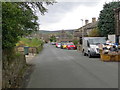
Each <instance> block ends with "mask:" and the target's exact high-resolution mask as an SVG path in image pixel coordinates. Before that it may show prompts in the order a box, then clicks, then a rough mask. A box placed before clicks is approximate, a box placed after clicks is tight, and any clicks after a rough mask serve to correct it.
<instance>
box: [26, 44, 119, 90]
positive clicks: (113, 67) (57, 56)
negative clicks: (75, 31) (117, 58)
mask: <svg viewBox="0 0 120 90" xmlns="http://www.w3.org/2000/svg"><path fill="white" fill-rule="evenodd" d="M31 63H32V64H35V68H34V72H33V73H32V75H31V78H30V81H29V83H28V86H27V88H117V87H118V64H117V62H102V61H100V59H99V58H88V57H85V56H82V54H81V53H80V52H78V51H76V50H63V49H59V48H55V47H54V46H52V45H48V44H46V45H45V46H44V50H43V51H42V52H41V53H40V54H39V55H38V56H37V57H35V58H34V60H31Z"/></svg>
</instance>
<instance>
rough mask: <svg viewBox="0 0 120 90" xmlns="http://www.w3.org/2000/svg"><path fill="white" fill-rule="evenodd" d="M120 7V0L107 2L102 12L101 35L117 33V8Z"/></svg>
mask: <svg viewBox="0 0 120 90" xmlns="http://www.w3.org/2000/svg"><path fill="white" fill-rule="evenodd" d="M118 7H120V2H110V3H105V5H104V7H103V10H102V11H101V12H100V16H99V22H98V28H99V30H100V35H101V36H107V35H108V34H114V33H115V17H114V10H113V9H115V8H118Z"/></svg>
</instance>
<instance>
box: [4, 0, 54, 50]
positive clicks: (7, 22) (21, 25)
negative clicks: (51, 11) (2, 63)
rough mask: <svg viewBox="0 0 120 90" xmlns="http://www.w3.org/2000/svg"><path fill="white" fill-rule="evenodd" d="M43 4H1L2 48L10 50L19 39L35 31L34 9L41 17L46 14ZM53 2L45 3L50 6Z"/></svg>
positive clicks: (35, 18)
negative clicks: (37, 10)
mask: <svg viewBox="0 0 120 90" xmlns="http://www.w3.org/2000/svg"><path fill="white" fill-rule="evenodd" d="M44 3H45V1H44V2H2V29H3V31H2V35H3V37H2V41H3V42H2V48H3V49H10V48H13V47H14V46H15V44H16V43H17V42H18V41H19V37H22V36H26V35H28V34H30V33H31V32H33V31H35V30H37V28H38V23H37V19H38V17H37V16H36V14H35V13H36V11H35V10H36V9H39V11H40V12H41V14H42V15H44V13H45V12H47V9H46V8H45V7H44V6H43V4H44ZM52 3H53V0H50V1H49V2H46V4H47V5H49V4H52Z"/></svg>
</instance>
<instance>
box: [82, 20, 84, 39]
mask: <svg viewBox="0 0 120 90" xmlns="http://www.w3.org/2000/svg"><path fill="white" fill-rule="evenodd" d="M81 21H82V38H83V37H84V30H83V19H81Z"/></svg>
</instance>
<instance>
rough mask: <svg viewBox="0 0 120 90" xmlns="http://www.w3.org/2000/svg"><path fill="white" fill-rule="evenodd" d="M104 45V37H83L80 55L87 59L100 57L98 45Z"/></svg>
mask: <svg viewBox="0 0 120 90" xmlns="http://www.w3.org/2000/svg"><path fill="white" fill-rule="evenodd" d="M105 43H106V37H83V40H82V53H83V55H84V56H86V55H88V56H89V58H91V57H92V56H98V55H100V52H99V46H98V45H100V44H105Z"/></svg>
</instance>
